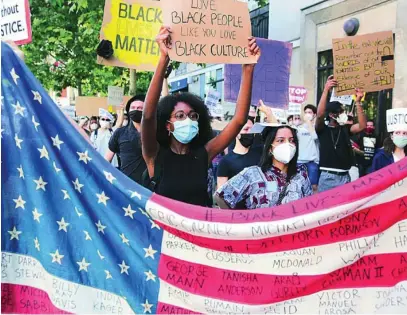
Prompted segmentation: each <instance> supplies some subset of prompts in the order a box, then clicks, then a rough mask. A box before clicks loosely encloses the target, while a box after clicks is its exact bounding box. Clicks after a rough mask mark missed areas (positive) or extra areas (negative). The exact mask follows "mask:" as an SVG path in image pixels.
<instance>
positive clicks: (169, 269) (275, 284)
mask: <svg viewBox="0 0 407 315" xmlns="http://www.w3.org/2000/svg"><path fill="white" fill-rule="evenodd" d="M402 261H407V254H401V253H397V254H395V253H393V254H381V255H373V256H372V255H370V256H364V257H363V258H361V259H359V260H358V261H357V262H355V263H353V264H352V265H350V266H347V267H344V268H340V269H338V270H335V271H333V272H331V273H329V274H324V273H322V272H321V273H320V274H318V275H312V276H309V275H301V276H298V275H287V276H276V275H266V274H256V273H247V272H246V273H243V272H236V271H234V270H226V269H219V268H214V267H209V266H205V265H203V264H195V263H191V262H187V261H184V260H180V259H176V258H174V257H169V256H167V255H162V256H161V260H160V268H159V276H160V278H161V279H162V280H163V281H165V282H167V283H169V284H171V285H173V286H175V287H177V288H179V289H182V290H183V291H186V292H189V293H192V294H199V295H202V296H207V297H211V298H217V297H218V296H219V297H222V299H225V300H227V301H232V302H236V303H247V302H249V303H250V304H270V303H277V302H281V301H284V300H287V299H292V298H298V297H301V296H305V295H310V294H313V293H316V292H319V291H323V290H326V289H346V288H348V287H349V286H350V285H351V286H352V288H363V287H389V286H394V285H396V284H397V283H398V282H400V281H402V280H405V279H407V265H406V266H405V267H404V268H401V267H400V263H401V262H402ZM264 266H266V265H264ZM266 268H267V267H266ZM267 269H268V270H270V271H271V268H270V267H268V268H267ZM253 270H256V269H253Z"/></svg>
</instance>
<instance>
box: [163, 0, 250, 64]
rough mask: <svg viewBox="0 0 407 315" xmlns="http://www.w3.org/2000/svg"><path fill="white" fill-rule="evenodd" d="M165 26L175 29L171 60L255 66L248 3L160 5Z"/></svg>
mask: <svg viewBox="0 0 407 315" xmlns="http://www.w3.org/2000/svg"><path fill="white" fill-rule="evenodd" d="M161 6H162V9H163V19H164V24H165V25H168V26H170V27H171V28H172V32H173V33H172V49H171V50H170V51H169V55H170V58H171V59H172V60H176V61H181V62H192V63H201V62H202V63H229V64H230V63H232V64H245V63H256V58H255V56H252V55H251V54H250V50H249V47H248V38H249V37H250V36H251V23H250V16H249V10H248V7H247V3H243V2H239V1H235V0H171V1H161Z"/></svg>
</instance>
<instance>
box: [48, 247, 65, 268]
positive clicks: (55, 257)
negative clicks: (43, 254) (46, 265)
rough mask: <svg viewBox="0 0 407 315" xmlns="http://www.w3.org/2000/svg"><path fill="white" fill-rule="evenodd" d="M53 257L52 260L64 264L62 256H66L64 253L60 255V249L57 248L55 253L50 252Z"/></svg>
mask: <svg viewBox="0 0 407 315" xmlns="http://www.w3.org/2000/svg"><path fill="white" fill-rule="evenodd" d="M50 255H51V257H52V262H53V263H54V262H56V263H58V264H60V265H61V264H62V258H64V255H60V254H59V251H58V250H56V251H55V253H50Z"/></svg>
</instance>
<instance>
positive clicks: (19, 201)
mask: <svg viewBox="0 0 407 315" xmlns="http://www.w3.org/2000/svg"><path fill="white" fill-rule="evenodd" d="M13 201H14V202H15V203H16V209H18V208H23V209H25V207H24V205H25V204H26V202H25V201H24V200H23V198H22V197H21V195H20V196H18V199H13Z"/></svg>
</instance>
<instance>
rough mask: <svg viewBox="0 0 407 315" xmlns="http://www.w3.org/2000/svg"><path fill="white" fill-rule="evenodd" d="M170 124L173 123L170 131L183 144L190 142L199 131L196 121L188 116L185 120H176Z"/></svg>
mask: <svg viewBox="0 0 407 315" xmlns="http://www.w3.org/2000/svg"><path fill="white" fill-rule="evenodd" d="M171 123H172V122H171ZM172 124H173V125H174V131H173V132H172V134H173V136H174V138H175V139H177V140H178V141H179V142H181V143H183V144H187V143H190V142H191V141H192V140H193V139H194V138H195V137H196V135H197V134H198V132H199V126H198V122H197V121H192V120H191V119H190V118H189V117H188V118H187V119H185V120H177V121H176V122H173V123H172Z"/></svg>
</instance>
